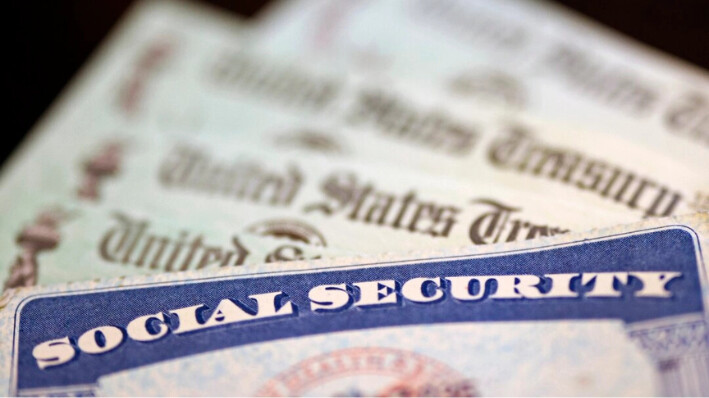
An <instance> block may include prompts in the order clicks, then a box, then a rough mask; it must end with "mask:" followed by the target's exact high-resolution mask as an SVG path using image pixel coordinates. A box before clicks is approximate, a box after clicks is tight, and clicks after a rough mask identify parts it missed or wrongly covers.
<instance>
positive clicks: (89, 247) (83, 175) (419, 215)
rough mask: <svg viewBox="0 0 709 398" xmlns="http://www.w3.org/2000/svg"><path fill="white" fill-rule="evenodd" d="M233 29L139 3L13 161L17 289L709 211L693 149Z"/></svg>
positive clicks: (9, 175) (209, 18)
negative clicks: (263, 43) (251, 46)
mask: <svg viewBox="0 0 709 398" xmlns="http://www.w3.org/2000/svg"><path fill="white" fill-rule="evenodd" d="M234 26H236V25H235V23H234V21H231V20H226V19H224V18H223V17H219V16H218V14H214V13H212V12H209V10H199V9H195V8H194V7H193V6H188V5H184V4H181V3H172V2H148V3H143V4H139V5H138V6H137V9H136V10H134V12H133V13H132V14H131V15H130V16H129V17H128V18H127V20H126V22H124V24H123V25H122V26H121V28H120V29H119V30H118V31H117V33H115V34H114V35H113V37H112V38H111V39H110V40H109V42H108V44H107V45H106V46H105V47H104V48H102V50H101V51H100V52H99V53H98V54H97V55H96V57H95V58H94V60H93V62H91V64H90V65H89V66H88V67H87V68H86V70H85V71H83V72H82V74H81V75H80V77H79V78H78V79H77V80H76V81H75V82H74V84H73V85H72V87H71V89H70V91H69V92H68V93H67V94H66V95H64V96H63V98H62V99H61V100H60V101H59V103H58V104H57V105H56V106H55V107H54V109H53V110H52V111H51V112H50V114H49V115H48V116H47V117H46V118H45V119H44V120H43V121H42V122H41V123H40V125H39V126H38V127H37V128H36V130H35V132H34V133H33V134H32V139H31V140H29V142H27V143H25V144H24V145H23V147H22V149H21V151H19V152H18V154H16V155H15V156H14V158H13V159H12V161H11V162H10V163H9V165H8V167H7V168H6V169H5V170H4V173H3V178H2V185H1V186H0V205H1V206H2V208H3V209H11V211H8V212H7V215H6V217H4V219H3V223H2V225H0V248H2V253H3V256H2V258H3V259H2V263H0V269H3V270H4V271H2V272H3V274H5V275H7V277H6V279H5V280H6V286H8V287H16V286H31V285H34V284H36V283H40V284H47V283H56V282H66V281H73V280H80V279H88V278H94V277H101V276H117V275H126V274H134V273H146V272H164V271H175V270H186V269H198V268H203V267H208V266H227V265H238V264H242V263H246V262H250V263H258V262H263V261H265V260H266V259H268V260H269V261H274V260H277V259H281V260H287V259H299V258H314V257H319V256H335V255H339V254H346V253H372V254H374V253H381V252H389V251H391V252H395V251H399V252H402V251H408V250H413V249H421V248H437V247H459V246H463V245H466V244H489V243H495V242H504V241H515V240H523V239H530V238H535V237H538V236H549V235H554V234H558V233H563V232H566V231H569V230H577V231H578V230H584V229H587V228H591V227H597V226H607V225H613V224H616V223H621V222H630V221H634V220H637V219H640V218H641V217H648V216H667V215H672V214H683V213H688V212H691V211H696V210H700V209H702V208H704V207H705V204H704V203H703V201H704V200H705V196H706V192H707V190H708V189H707V187H708V186H709V183H708V182H707V176H706V173H704V172H703V170H702V169H699V168H697V167H696V163H698V162H701V159H697V158H696V157H693V156H690V155H691V154H688V156H685V157H683V158H680V159H675V158H672V157H670V156H668V155H667V154H665V153H664V152H663V151H662V150H661V148H655V150H652V149H650V148H646V147H643V146H636V145H634V144H633V143H631V142H628V141H626V140H624V139H623V138H618V137H615V136H613V135H611V134H608V133H604V132H592V131H587V130H584V129H581V128H575V127H574V128H573V129H569V128H568V127H559V126H556V125H554V124H550V123H549V122H547V121H544V120H540V119H538V118H534V117H533V116H531V115H528V114H523V113H521V112H520V113H519V114H515V115H511V114H508V113H501V112H498V111H495V110H475V109H471V108H469V107H467V106H465V105H461V104H460V103H459V102H458V101H456V100H455V99H451V98H448V97H447V96H446V95H445V94H444V93H441V92H437V91H435V90H430V91H427V89H426V87H415V86H414V84H413V83H415V82H410V81H409V82H407V81H394V82H391V81H390V82H387V83H386V84H384V81H383V80H380V79H372V78H370V77H368V76H365V75H352V74H347V75H342V74H339V73H337V72H336V71H335V70H333V69H329V68H327V67H326V66H324V65H321V66H314V67H310V66H308V65H304V64H302V63H301V64H292V63H287V62H282V61H279V60H277V59H276V58H275V57H268V56H264V55H261V54H259V53H258V52H257V51H243V50H242V49H241V47H242V45H241V42H242V35H241V33H240V32H241V30H239V29H236V28H235V27H234ZM572 133H573V134H572ZM38 193H40V194H38ZM237 242H238V243H237ZM247 252H248V253H247ZM76 259H87V260H89V261H86V262H84V261H75V260H76ZM67 264H71V265H67Z"/></svg>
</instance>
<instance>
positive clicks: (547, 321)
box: [0, 214, 709, 395]
mask: <svg viewBox="0 0 709 398" xmlns="http://www.w3.org/2000/svg"><path fill="white" fill-rule="evenodd" d="M708 233H709V215H707V214H698V215H695V216H687V217H680V218H670V219H660V220H653V221H646V222H644V223H641V224H635V225H631V226H627V227H616V228H613V229H606V230H599V231H594V232H590V233H586V234H575V235H568V236H564V237H557V238H549V239H545V240H538V241H530V242H527V243H525V244H514V245H496V246H488V247H483V248H474V249H466V250H462V251H450V252H436V253H420V254H407V255H398V256H397V255H388V256H381V257H378V258H373V259H354V260H352V259H351V260H344V259H343V260H327V261H324V260H323V261H319V262H312V263H308V262H302V263H296V264H293V263H291V264H282V265H273V266H270V268H268V267H265V266H259V267H258V268H253V267H249V266H246V267H243V268H240V269H237V270H226V271H224V272H220V273H184V274H176V275H154V276H147V277H133V278H126V279H122V280H105V281H96V282H93V283H77V284H72V285H61V286H57V287H54V288H42V289H28V290H16V291H8V292H6V295H5V299H4V301H5V307H4V309H3V311H2V319H0V328H1V330H2V333H3V334H4V337H5V338H4V339H2V340H0V341H1V343H0V355H1V357H0V358H1V359H2V361H1V362H0V363H1V366H2V367H1V368H0V374H2V375H3V380H2V383H5V385H4V387H5V391H6V392H7V393H9V394H18V395H48V394H95V393H97V392H99V393H100V392H102V391H101V390H100V388H101V386H104V387H105V388H106V390H105V391H107V392H108V393H110V394H124V393H130V391H124V390H120V389H116V384H115V383H113V382H112V380H113V381H115V380H119V379H120V377H122V375H121V373H120V372H126V371H131V370H134V372H133V373H134V374H136V375H138V376H136V377H133V378H131V379H130V380H133V381H134V382H135V383H137V384H136V385H135V386H134V387H136V388H137V387H141V388H145V391H149V393H150V394H156V395H160V394H161V391H164V392H166V393H169V391H170V390H169V388H168V387H170V386H169V384H170V383H173V382H175V380H176V379H181V380H178V382H179V383H182V385H184V386H185V390H184V392H185V393H188V392H190V391H192V394H194V395H201V394H200V391H199V390H196V391H195V389H194V386H195V384H194V381H195V380H197V379H196V378H197V377H198V374H193V373H191V372H190V371H189V369H190V367H189V366H188V367H184V364H185V363H187V362H191V363H192V366H194V365H199V366H202V367H204V369H210V367H211V369H212V370H213V371H211V372H209V373H210V374H211V375H212V377H213V381H214V382H215V383H214V384H213V385H214V386H221V387H219V388H218V389H210V387H208V386H207V385H205V386H204V389H203V393H205V394H208V393H216V394H229V395H234V394H236V395H250V394H264V395H277V394H279V393H280V394H286V395H297V394H310V393H312V394H355V393H364V394H385V395H386V394H401V393H402V391H409V390H405V389H406V388H410V389H411V390H410V391H414V392H421V391H423V392H426V391H427V392H429V393H431V394H434V395H460V394H462V395H478V394H483V395H488V394H514V393H520V392H522V393H524V392H527V393H540V394H541V393H558V394H574V395H577V394H589V393H598V394H614V395H618V394H622V395H627V394H663V395H677V394H679V395H701V394H706V393H707V392H708V391H709V390H707V388H708V387H709V385H708V382H707V380H708V379H707V378H706V375H707V374H708V373H709V368H708V367H707V366H708V364H709V361H708V359H709V349H708V345H707V324H706V322H707V321H706V320H707V317H706V309H707V297H708V295H707V274H706V269H705V261H706V254H704V253H706V244H707V243H708V242H709V239H708V238H707V234H708ZM255 270H258V271H259V273H257V272H255ZM264 271H267V272H264ZM525 328H526V329H525ZM464 336H469V338H467V339H466V338H465V337H464ZM486 343H487V344H486ZM527 346H531V347H536V349H529V348H526V349H523V348H524V347H527ZM589 347H591V348H592V349H589ZM611 353H615V354H611ZM235 355H236V357H235ZM535 355H537V356H536V357H535ZM496 356H498V357H499V360H498V363H499V364H504V363H509V364H514V366H510V367H509V368H510V373H509V374H510V375H513V376H514V379H502V378H501V375H502V374H503V372H501V371H499V370H498V371H497V373H496V372H495V369H492V368H490V367H489V366H488V367H483V368H481V367H480V366H479V364H476V363H475V361H476V359H478V358H479V359H481V363H483V364H484V363H488V364H491V363H495V360H496ZM540 358H541V359H542V360H540ZM190 360H191V361H190ZM239 360H243V361H244V362H243V363H242V365H241V367H240V368H232V367H231V366H230V365H229V364H231V363H234V362H235V361H236V362H238V361H239ZM584 361H586V362H585V363H584ZM256 362H257V363H258V366H254V367H253V368H252V369H251V370H250V371H249V372H244V373H239V369H241V368H243V366H244V364H249V363H256ZM571 364H573V365H571ZM589 364H592V366H589ZM151 365H152V366H151ZM547 365H548V366H549V368H548V369H552V370H553V369H562V370H565V371H550V370H548V369H546V370H545V368H544V366H547ZM146 366H148V367H146ZM165 367H167V369H172V370H174V371H175V372H176V374H173V375H172V376H173V377H171V378H164V379H162V378H159V377H153V378H151V377H148V376H149V375H151V374H153V375H162V374H165V373H166V371H165V369H166V368H165ZM326 367H327V368H329V369H331V373H328V372H324V371H323V372H324V373H323V372H321V373H318V371H317V370H320V371H322V370H323V369H325V368H326ZM488 368H489V369H488ZM407 369H408V370H407ZM360 370H361V371H360ZM414 370H416V371H414ZM343 372H344V373H343ZM416 372H418V373H416ZM167 373H169V372H167ZM229 373H230V374H231V375H232V376H231V377H230V378H229V379H228V381H229V382H228V383H227V385H225V384H224V380H225V379H224V375H225V374H229ZM124 375H125V373H124ZM240 375H241V376H242V377H240ZM318 375H319V376H318ZM564 375H573V376H574V377H573V380H574V381H573V382H568V380H567V381H559V379H561V378H563V377H564ZM604 375H605V376H604ZM608 375H612V377H611V376H608ZM606 376H607V377H608V382H607V383H606V385H603V386H601V387H602V388H601V387H599V388H596V387H598V386H599V385H600V382H599V380H603V378H604V377H606ZM220 377H221V379H219V378H220ZM387 377H388V378H387ZM338 378H339V379H341V380H345V381H346V382H345V381H343V382H342V383H335V382H332V381H333V380H335V379H338ZM343 378H344V379H343ZM102 380H103V381H102ZM190 380H192V381H190ZM148 381H149V382H148ZM207 381H209V380H207ZM151 383H153V384H151ZM155 383H163V384H162V389H161V387H160V384H155ZM190 383H193V384H191V385H190ZM299 383H300V384H299ZM328 383H329V384H328ZM502 383H507V384H509V385H510V386H512V387H514V388H511V387H509V388H507V389H504V388H503V387H502V386H501V385H502ZM119 384H122V385H125V383H119ZM207 384H208V383H207ZM545 384H553V385H555V386H556V387H558V388H557V389H556V390H554V389H553V388H546V389H545V388H544V386H545ZM156 386H157V387H156ZM187 387H190V388H192V390H187ZM215 388H216V387H215ZM140 391H142V390H140Z"/></svg>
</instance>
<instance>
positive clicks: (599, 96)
mask: <svg viewBox="0 0 709 398" xmlns="http://www.w3.org/2000/svg"><path fill="white" fill-rule="evenodd" d="M261 18H262V20H261V21H260V24H259V25H258V26H257V28H258V30H257V33H256V34H254V35H253V36H254V41H253V45H254V46H256V47H258V48H259V49H260V50H265V51H270V52H272V53H274V54H277V55H278V56H279V57H283V56H287V55H290V56H291V57H297V58H302V57H307V58H308V59H310V60H313V59H318V58H319V59H321V60H326V61H327V62H328V63H330V64H332V63H335V64H337V65H339V66H340V67H341V68H350V69H352V68H354V69H359V70H366V71H370V72H372V73H375V74H383V73H387V74H394V75H397V76H402V75H403V76H409V77H412V78H414V79H416V80H417V81H418V82H420V83H421V84H426V83H428V82H431V81H433V82H435V83H433V84H434V85H435V86H437V87H439V88H440V89H442V90H447V91H449V92H451V93H454V95H456V96H457V97H456V98H457V99H458V100H459V101H466V100H471V101H473V102H470V103H472V104H476V105H478V106H484V105H486V104H487V105H489V104H497V105H502V106H504V107H505V108H522V109H529V110H533V111H534V113H536V114H538V115H543V117H549V118H553V119H557V120H567V121H569V122H572V123H573V124H574V125H576V126H584V127H587V128H591V129H595V130H598V131H612V132H613V133H615V134H617V135H619V136H625V137H629V138H631V139H633V140H635V141H636V142H638V143H639V144H640V145H645V144H648V145H650V146H654V147H662V148H663V150H664V152H666V153H669V154H671V155H672V156H674V157H685V156H703V157H706V156H707V153H709V130H708V127H709V124H708V123H709V119H707V115H708V112H709V105H708V104H709V102H708V101H709V97H708V94H707V90H709V78H708V77H707V73H706V71H704V70H701V69H699V68H695V67H692V66H690V65H687V64H684V63H681V62H679V61H676V60H674V59H671V58H669V57H667V56H665V55H662V54H658V53H654V52H653V51H652V50H650V49H647V48H644V47H643V46H642V45H641V44H639V43H637V42H633V41H631V40H629V39H627V38H624V37H621V36H620V35H618V34H615V33H613V32H611V31H610V30H608V29H605V28H602V27H601V26H599V25H597V24H594V23H592V22H590V21H588V20H586V19H584V18H582V17H581V16H579V15H576V14H573V13H571V12H569V11H567V10H564V9H562V8H561V7H559V6H554V5H553V4H552V3H551V2H545V1H514V0H503V1H483V0H473V1H468V0H442V1H427V0H414V1H367V0H361V1H348V2H330V1H326V0H297V1H279V2H276V3H274V5H273V6H272V7H271V9H270V10H267V11H266V12H265V13H264V14H263V15H262V16H261Z"/></svg>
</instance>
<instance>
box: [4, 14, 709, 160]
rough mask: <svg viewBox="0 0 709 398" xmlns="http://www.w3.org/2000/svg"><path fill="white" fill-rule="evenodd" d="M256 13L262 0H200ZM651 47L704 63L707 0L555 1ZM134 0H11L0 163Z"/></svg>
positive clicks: (707, 55) (708, 56) (708, 62)
mask: <svg viewBox="0 0 709 398" xmlns="http://www.w3.org/2000/svg"><path fill="white" fill-rule="evenodd" d="M203 1H205V2H206V3H211V4H213V5H216V6H217V7H220V8H222V9H224V10H227V11H228V12H233V13H236V14H240V15H243V16H251V15H254V14H255V13H256V12H257V11H258V10H260V9H261V8H262V7H263V6H264V5H266V4H267V3H268V2H269V1H267V0H232V1H228V0H203ZM381 1H383V0H381ZM556 2H557V3H561V4H563V5H566V6H567V7H569V8H572V9H574V10H576V11H578V12H580V13H582V14H585V15H587V16H589V17H591V18H592V19H595V20H597V21H599V22H601V23H603V24H605V25H607V26H610V27H612V28H613V29H616V30H618V31H620V32H623V33H625V34H626V35H628V36H631V37H633V38H635V39H637V40H639V41H641V42H644V43H646V44H649V45H650V46H653V47H655V48H657V49H660V50H662V51H665V52H667V53H670V54H673V55H675V56H677V57H679V58H683V59H685V60H687V61H689V62H692V63H694V64H696V65H699V66H701V67H703V68H705V69H709V47H708V46H709V0H678V1H668V0H556ZM131 3H132V0H100V1H95V0H61V1H59V0H58V1H36V0H30V1H12V2H11V3H10V9H9V10H8V9H6V11H5V12H4V18H5V19H6V23H5V27H6V28H9V35H10V40H9V44H10V47H9V49H7V50H5V51H4V53H5V56H7V58H5V61H4V63H5V64H6V65H8V66H9V69H10V70H9V71H8V72H6V73H4V74H3V80H4V81H3V86H4V90H3V91H4V92H5V98H7V99H9V102H8V105H6V111H5V112H3V113H4V114H5V115H6V116H5V119H6V120H5V121H4V124H6V127H5V133H4V134H3V140H2V144H3V145H2V149H0V164H1V163H3V162H4V160H5V158H6V157H7V156H8V155H9V154H10V153H11V152H12V150H13V149H14V148H15V147H16V145H17V144H18V143H19V142H20V141H21V140H22V138H23V137H24V135H25V134H26V133H27V132H28V131H29V130H30V128H31V127H32V125H33V124H34V123H35V122H36V121H37V119H38V118H39V117H40V116H41V114H42V113H43V112H44V111H45V110H46V109H47V107H48V106H49V105H50V103H51V101H52V100H53V99H54V98H55V97H56V96H57V95H58V94H59V93H60V91H61V89H62V87H63V86H64V85H65V84H66V83H67V82H68V81H69V79H70V78H71V77H72V76H73V75H74V73H75V72H76V71H77V69H78V68H79V67H80V66H81V65H82V64H83V63H84V61H85V60H86V59H87V57H88V56H89V54H90V53H91V51H92V50H93V49H94V48H95V47H96V46H97V45H98V44H99V43H100V42H101V40H102V39H103V37H104V36H105V35H106V34H107V33H108V31H109V30H110V29H111V27H112V26H113V25H114V24H115V23H116V21H117V20H118V18H119V17H120V16H121V15H122V14H123V12H124V11H125V10H126V9H127V8H128V6H129V5H130V4H131Z"/></svg>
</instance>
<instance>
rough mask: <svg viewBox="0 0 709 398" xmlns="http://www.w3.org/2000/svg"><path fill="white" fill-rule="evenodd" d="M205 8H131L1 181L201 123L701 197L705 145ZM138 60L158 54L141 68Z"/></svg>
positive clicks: (575, 194)
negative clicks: (377, 61) (415, 70)
mask: <svg viewBox="0 0 709 398" xmlns="http://www.w3.org/2000/svg"><path fill="white" fill-rule="evenodd" d="M188 11H189V12H188ZM209 15H210V14H205V16H204V18H195V17H194V15H193V14H192V13H191V11H190V10H189V9H188V10H185V9H183V8H181V7H180V6H176V5H172V4H167V3H149V4H147V5H144V6H143V7H142V8H139V9H138V10H137V11H136V12H135V13H134V17H133V18H130V19H129V20H128V21H127V22H126V23H125V25H124V28H123V29H122V30H121V31H120V34H118V35H117V36H115V37H114V39H113V40H112V41H111V42H110V45H109V46H108V47H107V48H106V49H105V50H104V51H103V52H102V53H101V54H100V56H99V57H98V58H97V59H96V61H95V62H94V63H93V64H92V66H91V67H90V68H89V69H88V72H87V73H86V74H85V75H84V76H83V77H82V79H79V83H78V84H76V85H75V87H74V88H75V89H74V90H73V91H72V92H71V93H70V95H68V96H67V98H66V99H65V100H63V101H62V102H60V104H59V106H57V107H56V108H57V109H55V112H53V113H52V115H50V117H48V118H47V120H46V122H45V123H43V124H42V125H41V126H40V128H39V129H37V131H36V134H35V139H34V140H33V142H31V143H30V144H28V145H26V146H25V148H24V151H23V152H22V153H21V154H20V155H18V156H17V157H16V158H15V162H13V163H11V166H13V167H11V168H10V171H9V172H8V173H7V175H6V176H5V181H8V182H7V183H5V184H4V185H6V186H8V187H9V186H12V189H10V188H8V189H7V192H9V193H7V194H6V195H7V196H8V197H13V195H18V194H15V192H17V191H18V189H20V190H21V189H22V187H18V186H17V185H20V184H18V183H17V181H19V180H20V179H21V176H23V175H26V173H29V172H30V170H32V171H33V172H34V173H35V174H41V175H50V173H53V172H54V171H53V170H39V172H38V170H37V169H38V168H41V167H42V166H38V165H37V162H34V161H33V160H32V159H37V158H43V157H45V156H48V154H49V153H50V152H56V148H62V150H63V151H62V153H64V154H66V158H69V157H70V156H75V155H73V154H75V153H76V149H77V146H72V145H68V144H67V143H68V142H72V141H79V142H82V143H85V145H84V146H90V145H92V143H93V142H95V140H96V139H97V137H104V138H103V139H104V141H105V140H107V139H108V138H107V137H109V136H112V139H113V141H121V140H130V139H134V137H135V136H138V137H139V138H138V139H137V142H138V143H137V144H136V146H137V147H138V148H139V147H140V139H141V138H143V137H144V136H153V135H167V136H174V137H178V138H180V137H184V136H188V137H192V136H195V135H199V134H206V133H209V134H210V135H223V136H224V140H225V141H235V142H245V141H258V142H260V143H261V144H265V145H270V146H275V145H278V146H289V147H297V148H302V147H305V148H308V149H311V150H318V151H321V152H327V153H330V154H331V155H332V156H343V155H348V154H349V155H350V157H352V158H356V159H361V160H364V161H368V160H371V159H377V160H390V161H391V162H392V163H393V164H399V165H405V167H407V168H412V169H417V170H427V171H432V172H437V173H439V172H440V171H441V170H446V174H450V175H453V176H457V177H460V178H461V179H464V180H466V181H467V180H470V179H476V178H478V176H489V177H490V178H494V179H495V181H496V183H498V184H501V185H506V186H511V187H513V188H514V189H520V190H522V192H527V189H528V188H529V189H534V190H537V191H549V190H551V189H555V188H552V186H556V187H558V189H560V191H559V192H564V193H565V194H566V195H568V197H569V198H573V199H572V200H574V201H576V202H588V203H589V205H592V206H594V207H595V206H597V205H598V206H604V203H610V204H612V205H615V206H619V208H625V209H630V210H631V211H635V212H637V214H638V215H639V216H655V215H660V216H663V215H665V216H666V215H672V214H681V213H686V212H689V211H696V210H701V209H704V208H706V207H707V206H708V204H707V200H708V198H709V196H708V195H707V190H708V189H707V186H708V185H709V182H708V181H707V176H706V175H705V173H703V172H702V170H703V169H704V168H705V167H706V157H701V156H699V157H697V156H693V155H692V153H691V152H687V153H686V154H685V155H684V156H682V157H681V158H679V160H677V159H671V158H669V157H667V156H665V155H664V153H663V152H664V148H663V147H657V148H654V150H647V149H643V148H642V147H638V146H636V145H633V144H631V143H628V142H626V141H623V140H621V139H618V138H616V137H613V136H610V135H605V134H602V133H595V132H594V133H592V132H583V131H581V130H578V129H576V128H574V129H573V131H574V133H575V134H574V135H573V136H574V138H573V139H572V138H571V135H570V134H568V130H564V129H560V128H557V127H554V126H550V125H548V124H546V123H543V122H540V121H537V120H533V119H530V118H528V117H521V116H519V117H515V118H514V119H513V120H512V121H507V122H505V123H499V122H498V121H497V120H498V119H499V117H500V115H499V114H497V113H494V112H482V113H478V112H474V111H471V110H470V109H467V108H464V107H462V106H461V105H460V104H456V102H455V101H449V100H445V99H444V98H442V97H441V96H439V95H429V93H426V92H425V90H424V94H415V93H414V92H413V91H412V90H410V89H407V88H405V84H401V83H399V84H387V86H386V87H387V89H384V88H383V87H382V86H380V85H377V84H373V83H371V82H368V81H367V79H364V78H352V79H345V78H344V77H338V76H337V75H332V74H323V73H319V72H317V71H314V70H312V71H310V70H307V69H302V68H293V67H292V66H290V65H287V64H282V63H281V64H279V63H277V62H271V61H269V60H268V59H263V58H259V57H258V56H252V55H249V54H247V53H242V52H239V51H236V50H235V49H234V42H238V40H239V36H238V35H235V34H234V33H233V29H228V27H230V26H231V24H229V23H225V22H224V21H222V20H221V19H216V18H210V17H209ZM224 25H226V26H224ZM153 58H155V59H154V61H153V62H147V61H145V59H153ZM146 63H147V64H150V65H159V66H158V67H155V69H154V70H153V69H151V71H144V70H142V69H140V68H141V65H144V64H146ZM138 69H140V70H138ZM148 72H150V73H148ZM146 76H147V78H146ZM137 78H140V81H136V80H135V79H137ZM343 79H344V80H343ZM136 87H138V88H139V89H138V88H136ZM392 87H400V90H401V91H399V89H394V88H392ZM158 104H160V105H158ZM70 105H71V106H70ZM443 109H445V111H443ZM456 109H457V111H456ZM470 114H473V115H474V117H471V115H470ZM236 126H238V127H236ZM337 131H339V132H340V134H336V133H335V132H337ZM180 133H182V134H180ZM222 142H223V141H222ZM93 145H95V146H96V147H98V144H93ZM393 148H395V149H393ZM631 148H632V149H631ZM65 161H66V160H65ZM68 161H71V160H68ZM73 161H74V162H76V161H77V160H73ZM64 164H66V163H64Z"/></svg>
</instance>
